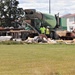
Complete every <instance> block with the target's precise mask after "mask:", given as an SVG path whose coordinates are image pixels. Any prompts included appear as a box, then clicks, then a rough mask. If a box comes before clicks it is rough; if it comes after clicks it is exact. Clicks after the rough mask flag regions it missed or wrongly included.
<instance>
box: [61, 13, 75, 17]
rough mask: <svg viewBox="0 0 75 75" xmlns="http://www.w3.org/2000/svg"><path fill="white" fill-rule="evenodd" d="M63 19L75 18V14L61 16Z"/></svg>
mask: <svg viewBox="0 0 75 75" xmlns="http://www.w3.org/2000/svg"><path fill="white" fill-rule="evenodd" d="M61 17H62V18H68V17H75V13H74V14H66V15H63V16H61Z"/></svg>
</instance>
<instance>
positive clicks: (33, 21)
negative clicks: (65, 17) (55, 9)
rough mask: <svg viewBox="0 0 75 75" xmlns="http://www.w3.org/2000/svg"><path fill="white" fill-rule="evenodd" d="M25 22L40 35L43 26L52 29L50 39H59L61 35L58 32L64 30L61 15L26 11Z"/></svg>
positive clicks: (31, 10)
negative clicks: (60, 22) (61, 24)
mask: <svg viewBox="0 0 75 75" xmlns="http://www.w3.org/2000/svg"><path fill="white" fill-rule="evenodd" d="M24 12H25V22H26V23H28V24H30V25H31V26H32V27H34V28H35V29H36V30H37V32H38V33H39V34H40V27H41V25H43V26H44V27H47V26H49V28H50V38H52V39H59V37H60V36H59V35H58V34H57V33H56V31H58V30H59V31H60V30H62V28H61V26H60V24H59V20H60V18H59V14H56V15H55V16H53V15H50V14H46V13H41V12H37V11H36V10H35V9H25V10H24Z"/></svg>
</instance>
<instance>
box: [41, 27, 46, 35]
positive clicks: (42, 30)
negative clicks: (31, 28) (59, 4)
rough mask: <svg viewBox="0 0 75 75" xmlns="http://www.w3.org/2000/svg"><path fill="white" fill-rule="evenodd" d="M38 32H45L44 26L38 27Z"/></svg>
mask: <svg viewBox="0 0 75 75" xmlns="http://www.w3.org/2000/svg"><path fill="white" fill-rule="evenodd" d="M40 32H41V34H45V27H44V26H41V27H40Z"/></svg>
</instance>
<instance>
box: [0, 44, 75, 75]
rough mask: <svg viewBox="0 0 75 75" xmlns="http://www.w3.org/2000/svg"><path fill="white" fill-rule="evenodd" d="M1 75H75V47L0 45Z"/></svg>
mask: <svg viewBox="0 0 75 75" xmlns="http://www.w3.org/2000/svg"><path fill="white" fill-rule="evenodd" d="M0 75H75V45H66V44H60V45H58V44H57V45H50V44H24V45H0Z"/></svg>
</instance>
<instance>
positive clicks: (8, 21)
mask: <svg viewBox="0 0 75 75" xmlns="http://www.w3.org/2000/svg"><path fill="white" fill-rule="evenodd" d="M18 4H19V2H18V1H17V0H0V21H1V22H0V26H4V27H7V26H8V27H11V26H12V21H15V20H16V19H17V18H19V17H21V14H22V15H23V14H24V13H23V9H22V8H18Z"/></svg>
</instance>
